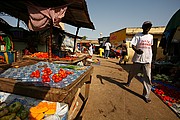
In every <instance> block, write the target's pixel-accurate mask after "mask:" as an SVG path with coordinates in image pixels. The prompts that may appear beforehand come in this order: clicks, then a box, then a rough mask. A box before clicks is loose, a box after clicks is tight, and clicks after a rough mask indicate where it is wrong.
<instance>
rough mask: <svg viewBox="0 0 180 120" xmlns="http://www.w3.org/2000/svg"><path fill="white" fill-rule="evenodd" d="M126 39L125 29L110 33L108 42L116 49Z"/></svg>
mask: <svg viewBox="0 0 180 120" xmlns="http://www.w3.org/2000/svg"><path fill="white" fill-rule="evenodd" d="M125 39H126V28H125V29H122V30H119V31H116V32H113V33H110V42H111V44H112V45H114V46H115V47H117V46H118V45H119V44H121V42H122V41H123V40H125Z"/></svg>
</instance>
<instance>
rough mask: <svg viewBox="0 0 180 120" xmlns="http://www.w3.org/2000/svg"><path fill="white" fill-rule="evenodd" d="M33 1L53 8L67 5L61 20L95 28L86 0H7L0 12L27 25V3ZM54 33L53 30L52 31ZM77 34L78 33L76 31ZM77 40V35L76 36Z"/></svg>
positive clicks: (37, 4)
mask: <svg viewBox="0 0 180 120" xmlns="http://www.w3.org/2000/svg"><path fill="white" fill-rule="evenodd" d="M29 3H31V4H33V5H35V6H38V7H44V8H51V7H59V6H67V10H66V13H65V16H64V17H63V18H62V19H61V22H63V23H66V24H69V25H72V26H75V27H77V28H78V29H79V28H81V27H84V28H89V29H95V27H94V25H93V23H92V22H91V20H90V17H89V14H88V9H87V5H86V1H85V0H45V1H42V0H18V1H12V0H6V1H2V2H1V4H0V12H4V13H7V14H9V15H11V16H13V17H16V18H18V19H20V20H22V21H24V22H25V23H26V24H27V25H28V22H29V12H28V8H27V5H28V4H29ZM51 29H52V23H50V30H51ZM50 33H52V31H51V32H50ZM76 35H77V33H76ZM50 38H51V40H49V47H48V48H49V56H50V58H49V59H50V60H51V55H52V53H51V51H52V50H51V43H50V42H51V41H52V36H51V37H50ZM75 42H76V37H75Z"/></svg>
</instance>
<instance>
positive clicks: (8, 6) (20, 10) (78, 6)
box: [0, 0, 95, 30]
mask: <svg viewBox="0 0 180 120" xmlns="http://www.w3.org/2000/svg"><path fill="white" fill-rule="evenodd" d="M27 3H32V4H34V5H36V6H39V7H47V8H48V7H58V6H63V5H67V6H68V8H67V11H66V13H65V16H64V17H63V18H62V20H61V22H63V23H66V24H69V25H72V26H75V27H80V28H81V27H83V28H89V29H93V30H94V29H95V27H94V25H93V22H91V20H90V17H89V13H88V8H87V4H86V1H85V0H3V1H1V4H0V12H4V13H7V14H9V15H11V16H13V17H16V18H19V19H20V20H22V21H24V22H25V23H26V24H28V20H29V13H28V9H27Z"/></svg>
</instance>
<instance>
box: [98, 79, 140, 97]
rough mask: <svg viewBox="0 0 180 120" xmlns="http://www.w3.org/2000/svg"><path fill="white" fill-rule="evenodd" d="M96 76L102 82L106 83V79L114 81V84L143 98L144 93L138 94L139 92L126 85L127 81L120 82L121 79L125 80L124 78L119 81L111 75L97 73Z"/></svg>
mask: <svg viewBox="0 0 180 120" xmlns="http://www.w3.org/2000/svg"><path fill="white" fill-rule="evenodd" d="M96 77H97V78H98V79H99V80H100V82H101V84H104V83H103V81H104V80H105V81H108V82H110V83H113V84H115V85H117V86H119V87H121V88H122V89H124V90H126V91H128V92H130V93H131V94H133V95H135V96H137V97H139V98H141V99H143V97H142V95H140V94H138V93H136V92H134V91H132V90H130V89H128V88H127V87H125V82H120V81H123V80H118V81H117V79H115V78H111V77H107V76H102V75H97V76H96Z"/></svg>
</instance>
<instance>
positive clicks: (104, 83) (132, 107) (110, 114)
mask: <svg viewBox="0 0 180 120" xmlns="http://www.w3.org/2000/svg"><path fill="white" fill-rule="evenodd" d="M93 59H100V61H101V64H100V65H93V67H94V70H93V74H92V76H93V77H92V83H91V87H90V95H89V99H88V102H87V105H86V106H85V108H84V112H83V113H84V115H83V117H82V116H81V117H80V118H79V119H81V120H179V118H178V117H177V115H176V114H175V113H174V112H173V111H172V110H171V109H170V108H169V107H168V106H167V105H166V104H164V103H163V102H162V101H161V100H160V99H159V98H158V97H157V96H156V95H155V94H154V93H153V92H151V95H150V98H151V100H152V102H151V103H145V102H144V100H143V99H142V98H141V94H142V90H143V86H142V84H141V83H140V82H139V81H138V80H137V79H136V78H134V79H133V80H132V83H131V85H130V87H125V86H124V85H123V83H124V82H126V81H127V76H128V72H127V71H128V70H129V68H130V67H131V64H130V63H128V64H127V65H121V66H120V65H118V64H117V63H118V59H104V58H100V57H98V56H97V55H94V56H93Z"/></svg>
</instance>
